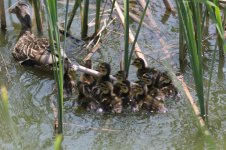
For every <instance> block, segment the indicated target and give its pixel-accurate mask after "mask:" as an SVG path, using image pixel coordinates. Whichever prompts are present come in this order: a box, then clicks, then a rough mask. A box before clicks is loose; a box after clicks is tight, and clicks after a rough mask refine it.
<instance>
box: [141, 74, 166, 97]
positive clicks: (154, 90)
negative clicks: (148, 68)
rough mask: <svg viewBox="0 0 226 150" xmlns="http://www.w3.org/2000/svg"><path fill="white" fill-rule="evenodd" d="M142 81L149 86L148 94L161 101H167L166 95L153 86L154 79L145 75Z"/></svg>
mask: <svg viewBox="0 0 226 150" xmlns="http://www.w3.org/2000/svg"><path fill="white" fill-rule="evenodd" d="M141 81H143V83H144V84H146V85H147V94H149V95H150V96H152V97H154V98H155V99H157V100H159V101H165V94H164V93H163V92H162V91H161V90H159V89H158V88H156V87H155V86H154V85H153V78H152V76H151V75H150V74H149V73H145V74H144V75H143V76H142V78H141Z"/></svg>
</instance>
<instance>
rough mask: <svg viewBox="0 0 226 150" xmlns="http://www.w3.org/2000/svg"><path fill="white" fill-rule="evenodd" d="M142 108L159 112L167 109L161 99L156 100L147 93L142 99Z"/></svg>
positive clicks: (164, 111)
mask: <svg viewBox="0 0 226 150" xmlns="http://www.w3.org/2000/svg"><path fill="white" fill-rule="evenodd" d="M143 108H145V109H148V110H151V111H154V112H160V113H166V111H167V108H166V107H165V104H164V103H163V102H162V101H159V100H157V99H156V98H155V97H152V96H151V95H149V94H148V95H147V96H146V98H145V100H144V104H143Z"/></svg>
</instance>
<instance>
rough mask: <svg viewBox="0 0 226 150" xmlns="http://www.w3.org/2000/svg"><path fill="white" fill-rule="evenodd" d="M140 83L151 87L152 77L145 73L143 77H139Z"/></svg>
mask: <svg viewBox="0 0 226 150" xmlns="http://www.w3.org/2000/svg"><path fill="white" fill-rule="evenodd" d="M141 81H142V82H143V83H144V84H146V85H151V84H152V82H153V77H152V75H151V74H150V73H145V74H143V76H142V77H141Z"/></svg>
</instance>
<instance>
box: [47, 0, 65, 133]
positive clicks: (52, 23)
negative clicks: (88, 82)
mask: <svg viewBox="0 0 226 150" xmlns="http://www.w3.org/2000/svg"><path fill="white" fill-rule="evenodd" d="M45 3H46V10H47V17H48V25H49V37H50V43H51V51H52V53H53V54H54V55H57V56H59V58H58V61H57V60H56V59H55V57H53V59H54V62H55V63H54V77H55V80H56V82H57V87H58V123H59V125H58V126H59V128H58V133H59V134H62V133H63V59H62V56H61V49H60V36H59V29H58V24H57V23H58V15H57V2H56V1H54V0H46V1H45Z"/></svg>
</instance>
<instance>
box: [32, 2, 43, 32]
mask: <svg viewBox="0 0 226 150" xmlns="http://www.w3.org/2000/svg"><path fill="white" fill-rule="evenodd" d="M32 2H33V5H34V12H35V18H36V25H37V29H38V32H39V33H42V31H43V27H42V19H41V14H40V9H41V8H40V1H39V0H33V1H32Z"/></svg>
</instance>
